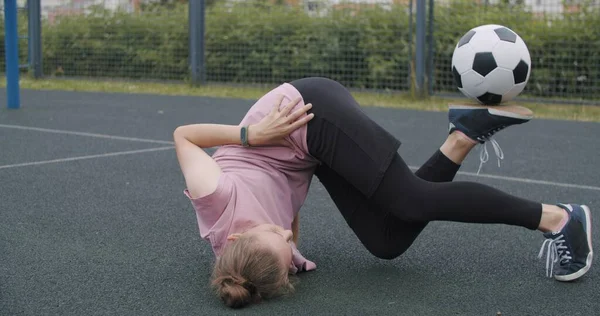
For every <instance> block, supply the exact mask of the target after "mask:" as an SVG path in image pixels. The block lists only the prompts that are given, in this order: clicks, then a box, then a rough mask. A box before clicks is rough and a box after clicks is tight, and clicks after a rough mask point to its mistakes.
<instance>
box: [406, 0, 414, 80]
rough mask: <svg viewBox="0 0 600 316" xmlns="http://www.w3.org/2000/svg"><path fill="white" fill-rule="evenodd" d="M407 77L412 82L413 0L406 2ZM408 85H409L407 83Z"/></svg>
mask: <svg viewBox="0 0 600 316" xmlns="http://www.w3.org/2000/svg"><path fill="white" fill-rule="evenodd" d="M408 12H409V15H408V38H407V39H406V40H407V41H408V79H409V82H412V75H413V73H412V63H413V47H412V43H413V0H410V2H409V3H408ZM409 87H410V85H409Z"/></svg>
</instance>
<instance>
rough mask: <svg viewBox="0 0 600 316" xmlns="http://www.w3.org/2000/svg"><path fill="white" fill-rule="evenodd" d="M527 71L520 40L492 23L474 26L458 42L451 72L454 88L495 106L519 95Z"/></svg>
mask: <svg viewBox="0 0 600 316" xmlns="http://www.w3.org/2000/svg"><path fill="white" fill-rule="evenodd" d="M530 74H531V57H530V55H529V50H528V49H527V45H525V42H524V41H523V39H522V38H521V37H520V36H519V35H518V34H517V33H515V32H514V31H512V30H511V29H509V28H507V27H505V26H502V25H496V24H488V25H482V26H478V27H475V28H473V29H471V30H470V31H468V32H467V33H466V34H465V35H463V37H462V38H461V39H460V40H459V41H458V44H456V47H455V48H454V53H453V54H452V75H453V77H454V83H455V84H456V86H457V87H458V90H460V92H462V93H463V94H464V95H465V96H467V97H468V98H470V99H472V100H474V101H476V102H478V103H480V104H485V105H498V104H500V103H504V102H506V101H509V100H512V99H514V98H515V97H516V96H517V95H519V94H520V93H521V92H522V91H523V89H524V88H525V85H527V81H529V75H530Z"/></svg>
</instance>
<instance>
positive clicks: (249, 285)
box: [241, 280, 258, 296]
mask: <svg viewBox="0 0 600 316" xmlns="http://www.w3.org/2000/svg"><path fill="white" fill-rule="evenodd" d="M241 286H243V287H244V288H245V289H246V290H247V291H248V292H249V293H250V296H255V295H256V294H257V292H258V289H257V288H256V285H254V283H252V282H250V281H247V280H246V281H244V282H243V283H242V284H241Z"/></svg>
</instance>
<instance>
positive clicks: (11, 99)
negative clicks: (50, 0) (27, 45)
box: [4, 0, 21, 109]
mask: <svg viewBox="0 0 600 316" xmlns="http://www.w3.org/2000/svg"><path fill="white" fill-rule="evenodd" d="M4 45H5V50H6V57H5V58H6V99H7V107H8V108H9V109H18V108H19V106H20V103H21V100H20V96H19V92H20V91H19V37H18V35H17V0H4Z"/></svg>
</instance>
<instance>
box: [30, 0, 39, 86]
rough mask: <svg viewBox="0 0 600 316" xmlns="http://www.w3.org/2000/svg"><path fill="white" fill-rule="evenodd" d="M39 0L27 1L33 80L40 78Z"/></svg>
mask: <svg viewBox="0 0 600 316" xmlns="http://www.w3.org/2000/svg"><path fill="white" fill-rule="evenodd" d="M40 2H41V0H28V2H27V7H28V9H27V11H28V12H27V13H28V20H29V31H28V35H29V36H28V37H29V65H30V69H31V70H32V72H33V77H34V78H40V77H41V76H42V26H41V25H42V23H41V19H42V15H41V3H40Z"/></svg>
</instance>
